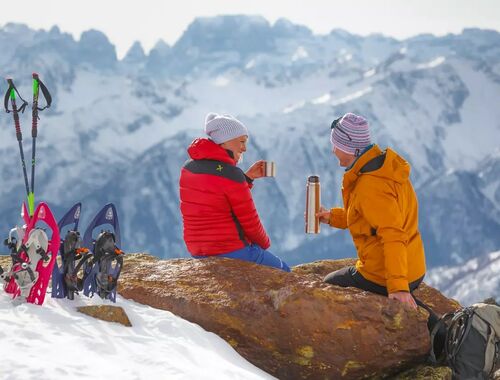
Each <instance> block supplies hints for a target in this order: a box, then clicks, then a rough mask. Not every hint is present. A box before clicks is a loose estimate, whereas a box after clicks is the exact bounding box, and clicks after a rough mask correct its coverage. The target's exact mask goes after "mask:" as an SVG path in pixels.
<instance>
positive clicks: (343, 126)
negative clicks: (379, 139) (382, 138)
mask: <svg viewBox="0 0 500 380" xmlns="http://www.w3.org/2000/svg"><path fill="white" fill-rule="evenodd" d="M330 141H331V143H332V144H333V146H334V147H335V148H337V149H339V150H341V151H342V152H344V153H348V154H352V155H354V156H358V155H359V154H360V152H361V151H362V150H363V149H365V148H366V147H367V146H368V145H370V144H371V138H370V131H369V129H368V122H367V121H366V119H365V118H364V117H362V116H358V115H355V114H353V113H346V114H345V115H344V116H342V117H341V118H340V119H337V120H334V122H333V123H332V133H331V135H330Z"/></svg>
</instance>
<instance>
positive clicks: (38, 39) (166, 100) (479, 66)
mask: <svg viewBox="0 0 500 380" xmlns="http://www.w3.org/2000/svg"><path fill="white" fill-rule="evenodd" d="M0 48H1V51H2V55H1V56H0V67H1V73H0V74H3V75H11V76H13V77H14V78H15V79H16V84H17V85H18V88H19V89H20V91H21V94H23V95H24V97H25V98H29V97H30V88H29V85H30V80H29V75H30V73H31V72H32V71H38V72H39V73H40V75H41V78H42V80H44V82H45V83H46V85H47V86H48V87H49V88H50V89H51V91H52V92H53V95H54V99H55V100H54V105H53V107H52V108H51V109H49V110H47V111H45V112H43V113H42V114H41V120H40V123H39V124H40V127H39V129H40V132H39V139H38V142H39V143H38V145H37V156H38V160H37V189H36V193H37V196H38V198H39V199H44V200H46V201H48V202H49V203H50V205H51V206H52V207H53V208H54V210H55V212H56V214H57V215H59V216H61V215H62V213H63V212H64V211H65V209H68V208H69V207H70V206H71V205H72V204H73V203H74V202H76V201H79V200H83V201H84V205H83V207H84V209H83V215H84V216H83V220H82V225H83V226H85V224H86V222H87V221H88V220H89V219H90V218H91V217H92V214H94V213H95V212H97V210H98V208H100V206H102V205H103V204H104V203H105V202H108V201H112V202H114V203H116V205H117V207H118V210H119V216H120V217H121V224H122V228H123V233H122V235H123V238H124V248H125V249H126V250H132V251H148V252H151V253H153V254H156V255H159V256H162V257H179V256H186V255H187V252H186V250H185V247H184V245H183V242H182V223H181V217H180V213H179V208H178V207H179V206H178V188H177V187H178V175H179V171H180V167H181V166H182V164H183V162H184V161H185V160H186V159H187V154H186V147H187V145H188V144H189V142H190V141H191V140H192V139H193V138H194V137H196V136H200V135H202V128H203V120H204V117H205V115H206V113H207V112H209V111H215V112H226V113H232V114H234V115H236V116H237V117H239V118H240V119H241V120H242V121H244V122H245V123H246V124H247V126H248V127H249V130H250V133H251V139H250V149H249V151H248V152H247V154H246V156H245V159H244V163H243V164H242V167H243V168H246V167H248V166H249V165H250V164H251V163H252V162H253V161H254V160H257V159H261V158H264V159H269V160H273V161H275V162H276V165H277V177H276V178H275V179H269V178H266V179H260V180H258V181H256V186H255V188H254V190H253V191H254V195H255V199H256V203H257V208H258V210H259V212H260V214H261V217H262V219H263V222H264V225H265V227H266V228H267V230H268V231H269V233H270V235H271V239H272V242H273V245H272V251H273V252H275V253H276V254H279V255H280V256H282V257H283V258H285V259H286V260H288V261H289V262H290V263H291V264H295V263H299V262H306V261H312V260H314V259H318V258H334V257H344V256H352V255H353V254H354V250H353V247H352V242H351V240H350V237H349V235H348V234H347V233H346V232H345V231H334V230H327V229H326V228H323V231H322V233H321V235H320V236H306V235H305V234H304V233H303V212H304V197H305V181H306V178H307V176H308V175H310V174H319V175H320V178H321V183H322V198H323V199H322V200H323V203H324V204H325V206H331V205H335V204H340V181H341V176H342V169H341V168H339V167H338V165H337V162H336V159H335V158H334V156H332V154H331V152H330V149H331V147H330V143H329V132H330V130H329V125H330V123H331V121H332V120H333V118H334V117H336V116H339V115H341V114H343V113H345V112H348V111H353V112H357V113H360V114H362V115H364V116H366V117H367V118H368V119H369V121H370V122H371V126H372V132H373V138H374V141H376V142H378V143H379V144H380V145H381V146H382V147H384V146H388V145H389V146H391V147H393V148H394V149H396V150H397V151H398V152H400V153H401V154H402V155H403V156H405V157H406V158H407V159H408V160H409V162H410V163H411V164H412V178H413V181H414V184H415V187H416V190H417V194H418V195H419V198H420V228H421V230H422V234H423V236H424V243H425V245H426V248H427V261H428V264H429V266H430V267H432V266H436V265H452V264H453V263H461V262H465V261H468V260H470V259H472V258H474V257H477V256H479V255H482V254H486V253H488V252H492V251H495V250H498V249H499V248H500V180H499V178H500V171H499V170H500V121H499V120H500V107H499V106H498V104H499V100H500V59H499V58H500V33H497V32H494V31H488V30H479V29H466V30H464V31H463V33H461V34H458V35H447V36H445V37H434V36H431V35H421V36H417V37H414V38H410V39H407V40H403V41H398V40H395V39H392V38H387V37H384V36H381V35H371V36H368V37H360V36H356V35H352V34H350V33H348V32H346V31H342V30H333V31H332V32H331V33H330V34H328V35H314V34H313V33H312V32H311V31H310V30H309V29H307V28H306V27H303V26H300V25H294V24H292V23H290V22H289V21H287V20H278V21H277V22H276V23H274V24H272V25H271V24H269V23H268V22H267V21H266V20H265V19H263V18H261V17H247V16H219V17H214V18H200V19H197V20H195V21H194V22H193V23H192V24H191V25H190V26H189V27H188V28H187V30H186V32H185V33H184V35H183V36H182V37H181V38H180V39H179V41H177V42H176V43H175V44H174V45H173V46H168V45H167V44H165V43H164V42H161V41H160V42H159V43H158V44H157V45H156V46H155V47H154V48H153V50H151V51H150V52H149V53H148V54H146V53H145V52H144V50H143V49H142V47H141V46H140V44H134V45H133V46H132V47H131V49H130V51H129V53H128V54H127V55H126V56H125V58H124V59H123V60H117V58H116V53H115V49H114V46H113V45H112V44H110V43H109V41H108V39H107V38H106V36H105V35H104V34H102V33H100V32H98V31H88V32H86V33H84V34H83V35H82V37H81V39H80V40H78V41H75V40H74V39H73V38H72V37H71V36H69V35H67V34H64V33H61V31H60V30H59V29H58V28H57V27H54V28H52V29H51V30H50V31H35V30H32V29H29V28H28V27H26V26H23V25H17V24H8V25H6V26H4V27H3V28H2V29H0ZM5 89H6V85H5V84H3V85H2V84H1V83H0V92H3V91H4V90H5ZM21 120H22V123H23V125H24V126H25V132H24V136H25V140H26V141H27V142H28V144H25V149H26V151H27V152H28V153H27V155H28V156H29V154H30V153H29V152H30V151H29V142H30V141H29V140H30V139H29V132H28V128H27V127H28V126H29V123H30V120H29V116H28V115H23V116H22V118H21ZM17 149H18V148H17V144H16V141H15V135H14V128H13V126H12V121H11V116H10V115H7V114H4V115H3V116H0V178H1V186H0V209H1V210H2V214H1V217H0V229H1V230H3V231H7V230H8V229H9V228H10V226H11V225H12V224H14V223H16V222H17V221H18V213H19V205H20V201H21V200H22V199H23V189H24V187H23V182H22V177H21V168H20V163H19V157H18V152H17Z"/></svg>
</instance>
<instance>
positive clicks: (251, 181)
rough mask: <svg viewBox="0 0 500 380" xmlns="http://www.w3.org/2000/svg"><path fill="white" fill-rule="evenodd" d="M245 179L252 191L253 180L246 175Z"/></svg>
mask: <svg viewBox="0 0 500 380" xmlns="http://www.w3.org/2000/svg"><path fill="white" fill-rule="evenodd" d="M245 179H246V181H247V183H248V187H249V188H250V189H251V188H252V187H253V179H251V178H250V177H249V176H247V175H246V174H245Z"/></svg>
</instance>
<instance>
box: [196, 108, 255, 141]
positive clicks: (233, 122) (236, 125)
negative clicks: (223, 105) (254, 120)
mask: <svg viewBox="0 0 500 380" xmlns="http://www.w3.org/2000/svg"><path fill="white" fill-rule="evenodd" d="M205 133H206V134H207V135H208V137H210V138H211V139H212V140H213V141H214V142H215V143H216V144H222V143H225V142H226V141H229V140H232V139H235V138H237V137H240V136H248V130H247V128H246V127H245V126H244V125H243V123H242V122H241V121H239V120H237V119H235V118H234V117H232V116H231V115H218V114H216V113H213V112H211V113H209V114H208V115H207V117H206V118H205Z"/></svg>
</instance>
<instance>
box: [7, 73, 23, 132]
mask: <svg viewBox="0 0 500 380" xmlns="http://www.w3.org/2000/svg"><path fill="white" fill-rule="evenodd" d="M7 83H8V84H9V90H7V92H8V93H9V97H10V103H11V104H12V116H13V117H14V127H15V128H16V137H17V141H22V140H23V134H22V132H21V123H20V122H19V113H18V112H17V111H18V110H17V105H16V92H15V86H14V82H13V81H12V79H10V78H8V79H7Z"/></svg>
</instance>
